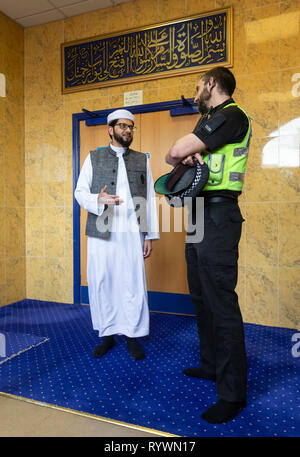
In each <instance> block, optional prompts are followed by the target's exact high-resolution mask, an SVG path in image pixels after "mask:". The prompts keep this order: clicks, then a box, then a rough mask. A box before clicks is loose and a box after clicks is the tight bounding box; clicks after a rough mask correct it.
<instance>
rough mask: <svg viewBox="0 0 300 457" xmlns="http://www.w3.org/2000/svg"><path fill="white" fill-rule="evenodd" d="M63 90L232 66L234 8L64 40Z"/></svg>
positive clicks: (70, 90)
mask: <svg viewBox="0 0 300 457" xmlns="http://www.w3.org/2000/svg"><path fill="white" fill-rule="evenodd" d="M61 56H62V92H63V93H65V94H66V93H69V92H76V91H81V90H88V89H95V88H101V87H106V86H112V85H116V84H124V83H129V82H130V83H131V82H137V81H141V80H146V79H158V78H163V77H169V76H175V75H181V74H186V73H196V72H201V71H204V70H206V69H207V68H211V67H213V66H216V65H222V66H228V67H229V66H232V8H231V7H230V8H225V9H222V10H215V11H212V12H211V13H205V14H201V15H198V16H194V17H189V18H185V19H180V20H177V21H173V22H167V23H164V24H156V25H152V26H149V27H145V28H142V29H134V30H128V31H126V32H124V33H122V34H121V35H106V36H98V37H94V38H90V39H85V40H81V41H77V42H74V41H73V42H70V43H63V44H62V45H61Z"/></svg>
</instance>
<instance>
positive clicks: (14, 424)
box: [0, 395, 157, 438]
mask: <svg viewBox="0 0 300 457" xmlns="http://www.w3.org/2000/svg"><path fill="white" fill-rule="evenodd" d="M0 424H1V426H0V436H1V437H137V438H139V437H151V436H157V435H155V434H152V433H150V432H149V433H148V432H146V431H142V430H135V429H132V428H128V427H124V426H120V425H116V424H110V423H107V422H103V421H101V420H98V419H93V418H91V417H84V416H82V415H78V414H74V413H69V412H65V411H60V410H58V409H53V408H49V407H44V406H41V405H37V404H32V403H28V402H25V401H22V400H16V399H12V398H8V397H4V396H1V395H0Z"/></svg>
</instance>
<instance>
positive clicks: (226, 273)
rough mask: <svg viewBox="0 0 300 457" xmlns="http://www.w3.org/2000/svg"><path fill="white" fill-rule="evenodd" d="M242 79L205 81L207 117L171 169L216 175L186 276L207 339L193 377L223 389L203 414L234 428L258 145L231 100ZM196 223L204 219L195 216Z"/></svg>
mask: <svg viewBox="0 0 300 457" xmlns="http://www.w3.org/2000/svg"><path fill="white" fill-rule="evenodd" d="M235 85H236V83H235V78H234V76H233V74H232V72H231V71H230V70H228V69H227V68H225V67H214V68H213V69H211V70H209V71H208V72H206V73H205V74H204V76H202V77H201V78H200V80H199V83H198V86H197V94H196V97H195V102H196V103H198V105H199V112H200V113H201V114H202V117H201V118H200V120H199V121H198V123H197V125H196V127H195V128H194V130H193V132H192V133H189V134H188V135H186V136H184V137H182V138H180V139H179V140H178V141H176V142H175V144H174V145H173V146H172V148H171V149H170V150H169V152H168V154H167V156H166V162H167V163H169V164H171V165H173V166H175V165H176V164H177V163H179V162H183V163H184V164H188V165H190V166H194V162H193V158H196V159H197V160H198V161H199V162H200V163H202V164H203V161H204V162H206V163H207V165H208V167H209V180H208V182H207V184H206V185H205V187H204V189H203V190H202V192H201V193H200V194H199V196H201V197H204V237H203V240H202V241H201V242H196V243H186V262H187V275H188V283H189V290H190V296H191V300H192V302H193V305H194V308H195V313H196V319H197V328H198V334H199V339H200V360H201V366H200V367H196V368H188V369H185V370H184V374H185V375H187V376H194V377H199V378H205V379H211V380H214V381H216V388H217V396H218V401H217V403H215V404H214V405H212V406H211V407H210V408H208V409H207V411H205V412H204V413H203V414H202V418H203V419H205V420H206V421H207V422H210V423H222V422H227V421H229V420H232V419H233V418H234V417H235V416H236V415H237V414H238V413H239V412H240V411H241V410H242V409H243V408H244V407H245V406H246V381H247V367H246V351H245V342H244V327H243V320H242V316H241V312H240V308H239V303H238V296H237V294H236V292H235V287H236V284H237V271H238V264H237V262H238V244H239V240H240V237H241V230H242V222H243V220H244V219H243V218H242V215H241V212H240V209H239V206H238V196H239V195H240V194H241V192H242V187H243V179H244V174H245V170H246V164H247V158H248V149H249V143H250V137H251V122H250V119H249V117H248V115H247V114H246V113H245V111H244V110H243V109H242V108H241V107H240V106H238V105H237V104H236V103H235V102H234V100H233V99H232V98H231V97H232V94H233V92H234V90H235ZM193 216H194V217H199V215H197V214H195V215H193Z"/></svg>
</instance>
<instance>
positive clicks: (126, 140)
mask: <svg viewBox="0 0 300 457" xmlns="http://www.w3.org/2000/svg"><path fill="white" fill-rule="evenodd" d="M114 139H115V140H116V141H117V142H118V143H119V144H121V145H122V146H123V147H124V148H128V146H130V145H131V143H132V140H133V137H132V135H131V134H130V133H128V134H124V136H122V135H119V134H118V133H116V132H115V129H114Z"/></svg>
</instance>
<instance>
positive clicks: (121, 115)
mask: <svg viewBox="0 0 300 457" xmlns="http://www.w3.org/2000/svg"><path fill="white" fill-rule="evenodd" d="M115 119H130V120H131V121H132V122H133V123H134V115H133V114H132V113H131V112H130V111H127V109H117V110H116V111H113V112H112V113H110V114H109V115H108V116H107V123H108V124H110V123H111V122H112V121H114V120H115Z"/></svg>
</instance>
